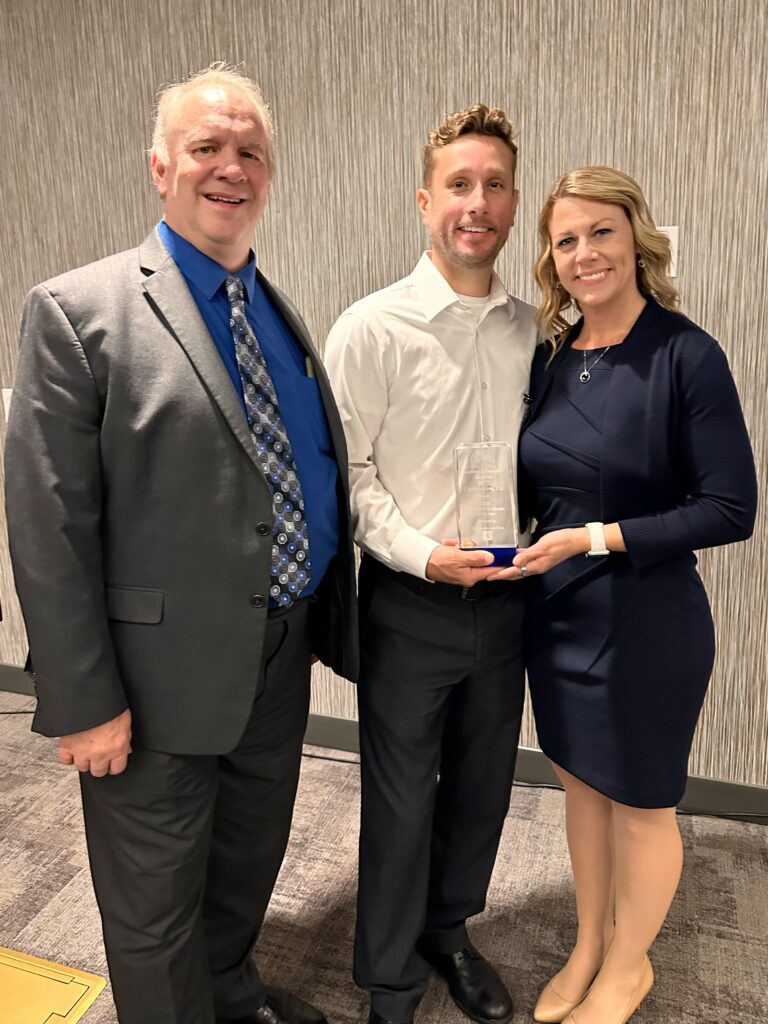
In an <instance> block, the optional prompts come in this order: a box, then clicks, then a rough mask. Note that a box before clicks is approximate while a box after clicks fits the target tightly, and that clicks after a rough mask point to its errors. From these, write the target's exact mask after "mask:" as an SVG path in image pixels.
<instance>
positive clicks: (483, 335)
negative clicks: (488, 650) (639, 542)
mask: <svg viewBox="0 0 768 1024" xmlns="http://www.w3.org/2000/svg"><path fill="white" fill-rule="evenodd" d="M477 305H478V304H477V303H476V302H474V300H473V301H471V302H469V303H467V302H464V301H462V297H461V296H460V295H458V294H457V293H456V292H455V291H454V290H453V289H452V288H451V286H450V285H449V284H448V282H447V281H446V280H445V278H444V277H443V276H442V274H441V273H440V272H439V270H438V269H437V268H436V267H435V265H434V264H433V263H432V260H431V259H430V257H429V255H428V254H427V253H424V255H423V256H422V257H421V259H420V260H419V262H418V264H417V265H416V268H415V270H414V271H413V273H412V274H410V275H409V276H408V277H406V278H403V280H402V281H398V282H397V283H396V284H393V285H390V286H389V287H388V288H384V289H382V290H381V291H379V292H374V293H373V294H372V295H368V296H367V297H366V298H364V299H361V300H360V301H359V302H356V303H355V304H354V305H352V306H350V308H349V309H348V310H347V311H346V312H345V313H343V314H342V315H341V316H340V317H339V319H338V320H337V321H336V323H335V324H334V326H333V328H332V329H331V333H330V334H329V336H328V341H327V344H326V348H325V363H326V366H327V369H328V373H329V376H330V378H331V384H332V386H333V391H334V395H335V397H336V401H337V403H338V406H339V411H340V412H341V419H342V422H343V424H344V431H345V434H346V438H347V445H348V447H349V469H350V489H351V502H352V516H353V520H354V524H355V539H356V541H357V543H358V544H359V545H360V547H361V548H362V549H363V550H364V551H367V552H369V553H370V554H372V555H374V556H375V557H376V558H378V559H379V560H380V561H381V562H384V563H385V565H388V566H389V567H390V568H392V569H396V570H399V571H405V572H409V573H411V574H413V575H414V576H420V577H422V578H426V577H425V569H426V565H427V562H428V560H429V557H430V555H431V554H432V551H433V550H434V548H435V547H437V545H438V544H439V543H440V542H441V541H442V540H444V539H446V538H448V537H455V536H456V533H457V530H456V499H455V492H454V482H453V451H454V448H456V446H457V445H459V444H465V443H469V442H477V441H508V442H509V443H510V444H511V445H512V449H513V463H514V466H515V473H516V469H517V439H518V435H519V433H520V425H521V422H522V417H523V410H524V400H523V399H524V395H525V392H526V390H527V388H528V379H529V374H530V366H531V359H532V358H533V351H534V348H535V346H536V327H535V324H534V320H533V314H534V310H533V307H532V306H529V305H528V304H527V303H525V302H521V301H520V300H519V299H516V298H514V297H513V296H511V295H509V294H508V293H507V291H506V290H505V288H504V287H503V285H502V284H501V281H500V280H499V279H498V277H497V276H496V275H495V274H494V275H493V279H492V282H491V291H490V294H489V296H488V299H487V302H486V304H485V307H484V308H483V309H482V310H478V309H477V308H476V307H477ZM473 306H474V307H475V308H472V307H473Z"/></svg>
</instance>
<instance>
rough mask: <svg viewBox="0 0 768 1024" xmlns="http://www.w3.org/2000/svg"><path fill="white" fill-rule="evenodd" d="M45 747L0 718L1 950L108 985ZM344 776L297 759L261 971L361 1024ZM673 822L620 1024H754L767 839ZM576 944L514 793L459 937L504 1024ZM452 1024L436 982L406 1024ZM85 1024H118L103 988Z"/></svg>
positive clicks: (550, 836) (562, 885)
mask: <svg viewBox="0 0 768 1024" xmlns="http://www.w3.org/2000/svg"><path fill="white" fill-rule="evenodd" d="M29 706H30V704H29V701H28V699H27V698H23V697H18V696H15V695H12V694H0V711H3V712H9V711H17V710H20V709H24V708H28V707H29ZM54 749H55V743H54V741H51V740H46V739H43V738H41V737H39V736H33V735H32V734H31V733H30V732H29V715H27V714H20V715H17V714H3V715H1V716H0V945H2V946H8V947H10V948H12V949H17V950H21V951H23V952H27V953H31V954H33V955H36V956H41V957H45V958H46V959H50V960H54V961H57V962H60V963H63V964H69V965H71V966H73V967H78V968H81V969H84V970H88V971H93V972H94V973H97V974H106V964H105V961H104V954H103V949H102V944H101V934H100V929H99V920H98V915H97V911H96V905H95V902H94V899H93V895H92V892H91V888H90V881H89V875H88V867H87V861H86V854H85V845H84V841H83V835H82V825H81V818H80V809H79V801H78V787H77V783H76V779H75V776H74V773H73V772H72V771H69V770H66V769H64V768H61V767H60V766H58V765H57V764H56V762H55V757H54ZM329 757H334V758H337V759H338V760H328V758H329ZM354 762H355V758H354V755H347V754H343V753H334V752H331V751H324V750H321V749H319V748H316V747H308V748H306V756H305V758H304V764H303V769H302V781H301V786H300V790H299V797H298V802H297V808H296V816H295V821H294V830H293V836H292V839H291V844H290V847H289V852H288V855H287V858H286V861H285V864H284V865H283V870H282V872H281V875H280V878H279V881H278V885H277V890H276V892H275V895H274V898H273V901H272V904H271V907H270V912H269V916H268V919H267V923H266V924H265V927H264V931H263V934H262V941H261V943H260V954H259V958H258V959H259V965H260V968H261V971H262V974H263V976H264V977H265V978H266V979H267V980H269V981H271V982H274V983H277V984H281V985H284V986H286V987H288V988H290V989H292V990H293V991H295V992H297V993H298V994H300V995H302V996H304V997H305V998H307V999H310V1000H311V1001H312V1002H314V1003H316V1004H317V1005H318V1006H321V1007H322V1008H323V1009H324V1010H325V1011H326V1013H327V1014H328V1018H329V1021H330V1022H331V1024H357V1022H359V1021H365V1020H366V1019H367V998H366V997H365V996H364V994H363V993H361V992H360V991H359V990H358V989H356V987H355V986H354V984H353V982H352V980H351V977H350V965H351V959H352V935H353V926H354V897H355V867H356V856H357V851H356V845H357V813H358V801H359V785H358V772H357V768H356V765H355V763H354ZM681 824H682V829H683V836H684V841H685V848H686V868H685V874H684V878H683V884H682V886H681V889H680V892H679V893H678V896H677V898H676V900H675V903H674V905H673V907H672V911H671V913H670V917H669V920H668V921H667V924H666V925H665V927H664V930H663V932H662V934H661V935H660V936H659V938H658V939H657V941H656V944H655V946H654V948H653V950H652V953H651V957H652V960H653V963H654V967H655V969H656V977H657V982H656V987H655V988H654V989H653V991H652V992H651V994H650V996H649V997H648V999H647V1000H646V1001H645V1003H644V1004H643V1006H642V1008H641V1009H640V1010H639V1011H638V1013H637V1015H636V1017H633V1024H634V1021H635V1020H637V1022H638V1024H662V1022H663V1024H765V1022H766V1021H768V993H767V992H766V978H768V828H765V827H764V826H760V825H749V824H743V823H738V822H725V821H722V820H719V819H708V818H684V819H682V822H681ZM574 930H575V919H574V908H573V900H572V895H571V891H570V884H569V879H568V864H567V852H566V848H565V836H564V827H563V798H562V795H561V794H560V793H558V792H555V791H550V790H543V789H525V788H520V787H515V792H514V796H513V800H512V806H511V808H510V812H509V816H508V818H507V823H506V827H505V832H504V838H503V840H502V847H501V852H500V855H499V860H498V863H497V867H496V872H495V875H494V881H493V886H492V889H491V892H490V894H489V899H488V910H487V911H486V912H485V913H484V914H483V915H481V916H480V917H479V918H477V919H476V921H475V922H474V923H473V926H472V935H473V938H474V940H475V942H476V944H477V945H478V946H479V948H480V949H481V950H482V951H483V952H484V953H485V954H487V955H488V956H489V957H490V958H491V959H492V960H493V961H494V962H495V963H496V965H497V966H498V968H499V971H500V973H501V974H502V976H503V978H504V979H505V981H506V982H507V984H508V985H509V987H510V989H511V991H512V992H513V995H514V996H515V1001H516V1004H517V1013H516V1014H515V1018H514V1024H523V1022H529V1021H530V1020H531V1016H530V1014H531V1007H532V1006H533V1003H534V1001H535V998H536V994H537V992H538V990H539V988H540V986H541V985H542V983H543V982H544V981H545V980H546V979H547V978H548V977H549V976H550V975H551V974H553V973H554V972H555V971H556V970H557V968H558V966H559V964H560V963H561V962H562V960H563V958H564V957H565V955H566V953H567V950H568V949H569V947H570V945H571V943H572V941H573V937H574ZM1 1003H2V999H1V997H0V1004H1ZM1 1017H2V1014H1V1013H0V1020H1ZM465 1021H466V1018H464V1017H463V1016H462V1015H461V1014H460V1013H459V1011H458V1010H457V1009H456V1008H455V1007H454V1006H453V1003H452V1002H451V1000H450V999H449V998H448V997H447V995H446V992H445V989H444V988H443V987H442V985H441V984H439V983H438V982H437V981H433V983H432V985H431V987H430V990H429V992H428V994H427V996H426V997H425V999H424V1001H423V1002H422V1004H421V1007H420V1009H419V1012H418V1015H417V1022H418V1024H438V1022H439V1024H464V1022H465ZM84 1022H85V1024H116V1016H115V1010H114V1005H113V1003H112V1000H111V996H110V991H109V988H107V989H106V990H105V992H104V993H103V994H102V995H101V996H100V997H99V999H98V1000H97V1001H96V1003H95V1004H94V1006H93V1007H92V1008H91V1009H90V1010H89V1011H88V1013H87V1014H86V1016H85V1018H84ZM148 1024H151V1022H148Z"/></svg>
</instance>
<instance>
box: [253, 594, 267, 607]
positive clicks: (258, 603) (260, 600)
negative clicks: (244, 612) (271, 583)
mask: <svg viewBox="0 0 768 1024" xmlns="http://www.w3.org/2000/svg"><path fill="white" fill-rule="evenodd" d="M266 603H267V599H266V597H264V595H263V594H254V595H253V597H252V598H251V604H252V605H253V607H254V608H263V607H264V605H265V604H266Z"/></svg>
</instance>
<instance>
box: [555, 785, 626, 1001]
mask: <svg viewBox="0 0 768 1024" xmlns="http://www.w3.org/2000/svg"><path fill="white" fill-rule="evenodd" d="M553 767H554V769H555V771H556V772H557V774H558V777H559V778H560V780H561V782H562V783H563V785H564V786H565V822H566V833H567V837H568V849H569V851H570V854H571V865H572V868H573V880H574V885H575V887H576V909H577V914H578V920H579V927H578V933H577V938H576V945H575V946H574V948H573V951H572V953H571V955H570V957H569V958H568V961H567V963H566V964H565V966H564V967H563V968H562V970H561V971H559V972H558V974H556V975H555V977H554V978H553V979H552V985H553V987H554V989H555V990H556V992H557V993H558V994H559V995H560V996H562V998H563V999H566V1000H569V1001H572V1002H575V1001H576V1000H578V999H580V998H581V997H582V996H583V995H584V992H585V991H586V990H587V988H588V987H589V985H590V983H591V982H592V979H593V978H594V977H595V975H596V974H597V972H598V970H599V969H600V965H601V964H602V962H603V958H604V957H605V954H606V951H607V949H608V947H609V946H610V944H611V941H612V939H613V914H614V891H613V890H614V881H613V850H612V836H613V828H612V818H611V801H610V800H609V799H608V798H607V797H605V796H603V795H602V794H601V793H598V792H596V791H595V790H594V789H592V788H591V787H589V786H587V785H586V784H585V783H583V782H581V781H580V780H579V779H577V778H576V777H575V776H573V775H571V774H570V773H569V772H566V771H565V770H564V769H563V768H560V767H559V766H558V765H553Z"/></svg>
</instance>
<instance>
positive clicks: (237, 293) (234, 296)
mask: <svg viewBox="0 0 768 1024" xmlns="http://www.w3.org/2000/svg"><path fill="white" fill-rule="evenodd" d="M224 287H225V288H226V289H227V298H228V299H229V301H230V302H242V301H243V298H244V294H245V293H244V290H243V282H242V281H241V280H240V278H239V277H228V278H227V280H226V281H225V282H224Z"/></svg>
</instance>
